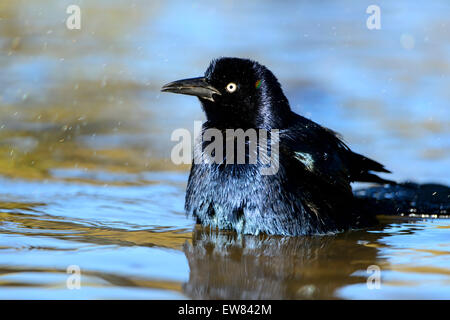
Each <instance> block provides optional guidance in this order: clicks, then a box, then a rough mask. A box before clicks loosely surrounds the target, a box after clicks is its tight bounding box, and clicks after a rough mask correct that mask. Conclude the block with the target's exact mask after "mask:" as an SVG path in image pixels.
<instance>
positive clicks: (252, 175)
mask: <svg viewBox="0 0 450 320" xmlns="http://www.w3.org/2000/svg"><path fill="white" fill-rule="evenodd" d="M162 91H163V92H173V93H180V94H187V95H193V96H197V97H198V98H199V100H200V102H201V104H202V107H203V110H204V112H205V114H206V118H207V120H206V122H205V123H204V124H203V131H205V130H207V129H211V128H213V129H216V130H219V131H220V132H223V133H224V135H225V131H226V130H227V129H239V128H240V129H243V130H247V129H255V130H256V129H258V130H259V129H264V130H267V131H268V132H271V130H274V129H277V130H279V131H278V132H279V136H278V140H277V141H278V143H279V148H278V158H277V159H278V161H279V167H278V170H277V171H276V172H275V173H274V174H262V173H261V170H260V169H261V166H263V164H262V163H261V162H256V163H253V164H233V163H232V164H225V163H224V162H221V163H220V162H218V163H211V162H209V163H193V164H192V167H191V172H190V176H189V181H188V185H187V191H186V204H185V209H186V211H187V213H188V214H189V215H192V216H194V217H195V218H196V219H197V222H198V223H201V224H203V225H205V226H209V227H212V228H217V229H222V230H235V231H237V232H238V233H245V234H260V233H266V234H272V235H288V236H298V235H309V234H326V233H334V232H339V231H343V230H347V229H351V228H362V227H367V226H370V225H374V224H376V223H377V220H376V218H375V216H374V215H372V214H367V213H366V212H365V210H363V209H362V208H361V206H360V205H359V203H358V201H356V199H355V197H354V195H353V192H352V188H351V185H350V183H351V182H354V181H361V182H374V183H381V184H395V183H394V182H392V181H389V180H385V179H383V178H381V177H379V176H377V175H376V174H375V173H376V172H384V173H389V171H388V170H386V169H385V168H384V166H383V165H381V164H380V163H378V162H376V161H374V160H371V159H369V158H367V157H365V156H363V155H360V154H358V153H355V152H353V151H351V150H350V148H349V147H348V146H347V145H346V144H345V143H344V142H343V141H342V140H341V138H340V136H339V135H338V134H337V133H335V132H333V131H332V130H330V129H327V128H325V127H323V126H320V125H319V124H317V123H315V122H313V121H311V120H309V119H306V118H304V117H302V116H300V115H298V114H296V113H294V112H293V111H292V110H291V108H290V106H289V102H288V99H287V98H286V96H285V95H284V93H283V90H282V88H281V85H280V84H279V82H278V80H277V78H276V77H275V76H274V74H273V73H272V72H271V71H270V70H269V69H267V68H266V67H265V66H263V65H261V64H259V63H258V62H255V61H252V60H247V59H239V58H219V59H216V60H213V61H212V62H211V64H210V66H209V67H208V69H207V70H206V72H205V75H204V77H199V78H190V79H184V80H179V81H174V82H171V83H168V84H166V85H165V86H163V87H162ZM269 139H270V136H269ZM197 143H198V144H199V145H197V146H196V148H200V149H201V150H204V148H205V142H204V141H199V142H197ZM224 148H225V147H224ZM247 156H248V152H247Z"/></svg>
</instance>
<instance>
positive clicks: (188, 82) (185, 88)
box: [161, 77, 220, 101]
mask: <svg viewBox="0 0 450 320" xmlns="http://www.w3.org/2000/svg"><path fill="white" fill-rule="evenodd" d="M161 91H162V92H173V93H181V94H188V95H191V96H197V97H199V98H202V99H207V100H210V101H214V99H213V94H217V95H219V96H220V92H219V90H217V89H216V88H214V87H213V86H211V85H210V84H209V83H208V82H206V80H205V78H204V77H199V78H190V79H183V80H178V81H174V82H171V83H168V84H165V85H164V86H163V87H162V88H161Z"/></svg>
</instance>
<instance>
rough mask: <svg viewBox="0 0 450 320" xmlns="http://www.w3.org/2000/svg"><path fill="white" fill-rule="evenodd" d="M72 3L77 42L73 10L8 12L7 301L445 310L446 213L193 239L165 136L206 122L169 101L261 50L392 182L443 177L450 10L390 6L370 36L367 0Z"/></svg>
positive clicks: (190, 107) (15, 4) (3, 247)
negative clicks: (164, 90)
mask: <svg viewBox="0 0 450 320" xmlns="http://www.w3.org/2000/svg"><path fill="white" fill-rule="evenodd" d="M78 3H79V5H80V7H81V10H82V29H81V30H79V31H70V30H67V28H66V27H65V19H66V17H67V14H66V13H65V11H66V8H67V6H68V5H69V4H72V1H65V0H63V1H56V0H39V1H33V2H30V1H25V0H20V1H12V0H6V1H2V2H1V4H0V67H1V70H2V71H1V73H0V231H1V233H0V298H1V299H11V298H12V299H55V298H57V299H60V298H63V299H66V298H67V299H83V298H88V299H91V298H92V299H104V298H113V299H165V298H169V299H185V298H187V299H190V298H249V299H253V298H269V299H315V298H326V299H409V298H413V299H449V298H450V220H447V219H429V220H420V219H411V218H400V217H398V218H388V217H381V220H380V221H381V223H380V225H379V226H376V227H374V228H371V229H368V230H360V231H353V232H347V233H343V234H338V235H334V236H322V237H299V238H283V237H267V236H257V237H255V236H237V235H236V234H233V233H228V232H213V231H210V230H204V229H202V228H199V227H198V226H195V224H194V222H193V221H192V220H191V219H189V218H186V217H185V215H184V211H183V205H184V193H185V188H186V181H187V177H188V169H189V167H188V166H176V165H174V164H173V163H172V162H171V161H170V150H171V148H172V147H173V145H174V142H171V141H170V134H171V132H172V131H173V130H174V129H177V128H187V129H189V130H193V124H194V120H202V119H204V117H203V114H202V112H201V109H200V107H199V105H198V101H196V100H195V99H194V98H192V97H183V96H178V95H169V94H161V93H160V92H159V89H160V87H161V85H162V84H164V83H167V82H169V81H171V80H176V79H180V78H185V77H192V76H199V75H201V74H203V72H204V70H205V69H206V67H207V65H208V63H209V61H210V60H211V59H212V58H215V57H218V56H239V57H250V58H253V59H256V60H258V61H260V62H262V63H263V64H265V65H267V66H269V67H270V69H271V70H273V71H274V73H275V74H276V75H277V76H278V78H279V80H280V82H281V83H282V84H283V88H284V90H285V93H286V95H287V97H288V98H289V100H290V102H291V106H292V108H293V109H294V110H295V111H296V112H299V113H301V114H303V115H305V116H307V117H309V118H311V119H313V120H314V121H316V122H318V123H320V124H323V125H325V126H327V127H330V128H332V129H334V130H336V131H338V132H340V133H341V134H342V135H343V136H344V138H345V141H346V142H347V143H348V144H349V145H350V146H351V147H352V149H354V150H355V151H357V152H360V153H364V154H365V155H368V156H370V157H372V158H374V159H376V160H378V161H380V162H382V163H383V164H385V165H386V167H387V168H388V169H390V170H391V171H393V174H392V175H391V176H390V178H392V179H396V180H399V181H403V180H407V179H412V180H414V181H417V182H438V183H444V184H450V175H449V168H450V108H449V105H448V103H449V101H450V90H448V89H449V86H450V79H449V76H450V23H449V19H448V12H449V9H450V7H449V4H448V1H445V0H442V1H433V2H429V1H418V2H414V3H410V2H408V1H396V2H392V1H379V2H378V3H379V5H380V7H381V10H382V28H381V30H377V31H370V30H368V29H367V28H366V19H367V17H368V15H367V14H366V13H365V10H366V8H367V6H368V5H370V4H372V3H370V2H367V1H358V2H357V1H321V2H320V3H319V2H317V3H316V2H308V1H300V2H294V1H292V2H287V3H286V4H284V5H280V4H279V3H277V2H272V1H257V2H248V3H242V2H238V1H224V2H221V3H220V4H217V5H216V6H212V5H211V4H210V2H208V1H194V2H189V3H186V2H185V1H152V2H151V3H149V2H148V1H143V0H142V1H114V2H111V1H106V0H105V1H100V0H97V1H79V2H78ZM405 39H406V40H405ZM411 39H412V41H411ZM380 214H382V213H380ZM73 265H76V266H79V267H80V269H81V274H82V277H81V288H80V289H79V290H76V289H75V290H70V289H68V288H67V285H66V282H67V279H68V277H69V276H70V275H69V274H68V273H67V268H68V267H69V266H73ZM374 265H375V266H378V267H379V268H380V270H381V287H380V289H372V290H371V289H370V288H369V287H368V286H367V279H368V277H369V276H370V275H371V274H370V273H367V268H368V267H369V266H374Z"/></svg>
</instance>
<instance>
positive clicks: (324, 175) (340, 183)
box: [286, 116, 394, 190]
mask: <svg viewBox="0 0 450 320" xmlns="http://www.w3.org/2000/svg"><path fill="white" fill-rule="evenodd" d="M286 136H287V141H290V142H288V145H289V146H288V148H289V149H290V150H291V153H293V157H294V158H295V159H297V160H298V162H299V165H300V166H301V167H303V169H304V170H305V171H306V172H308V174H310V175H313V176H315V177H316V178H320V179H321V180H323V182H324V183H327V184H329V185H334V186H336V187H340V188H344V189H346V190H351V188H350V182H354V181H360V182H376V183H394V182H392V181H390V180H386V179H383V178H380V177H379V176H377V175H376V174H374V173H372V171H374V172H386V173H389V171H388V170H386V169H385V168H384V166H383V165H382V164H380V163H378V162H376V161H374V160H371V159H369V158H367V157H365V156H363V155H360V154H358V153H355V152H353V151H351V150H350V148H349V147H348V146H347V145H346V144H345V143H344V142H343V141H342V140H341V137H340V136H339V135H338V134H337V133H335V132H334V131H332V130H330V129H327V128H324V127H322V126H320V125H319V124H317V123H315V122H313V121H311V120H308V119H306V118H303V117H300V116H299V120H298V124H297V125H296V126H294V127H293V128H292V129H290V130H289V131H288V134H287V135H286Z"/></svg>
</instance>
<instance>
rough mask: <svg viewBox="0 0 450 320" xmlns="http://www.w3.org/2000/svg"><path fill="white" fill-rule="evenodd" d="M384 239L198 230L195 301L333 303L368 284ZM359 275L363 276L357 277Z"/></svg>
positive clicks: (191, 290)
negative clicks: (352, 286) (344, 292)
mask: <svg viewBox="0 0 450 320" xmlns="http://www.w3.org/2000/svg"><path fill="white" fill-rule="evenodd" d="M381 236H382V233H367V232H364V233H363V232H359V231H352V232H347V233H343V234H338V235H331V236H309V237H269V236H265V235H261V236H249V235H245V236H243V235H240V236H239V235H237V234H236V233H233V232H219V231H211V230H209V229H205V228H201V227H197V228H196V229H195V231H194V233H193V238H192V245H191V244H189V243H186V244H185V246H184V252H185V254H186V257H187V260H188V263H189V267H190V275H189V281H188V282H187V283H185V284H184V286H183V290H184V293H185V294H186V295H187V296H188V297H190V298H193V299H333V298H339V296H338V295H337V294H336V293H337V290H338V289H339V288H341V287H344V286H346V285H350V284H354V283H365V282H366V281H367V277H368V276H369V274H367V272H366V271H367V267H368V266H370V265H374V264H375V265H380V264H383V263H384V262H383V260H382V259H380V258H377V250H378V249H377V246H378V244H377V240H378V239H379V238H380V237H381ZM357 271H360V272H357Z"/></svg>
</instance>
